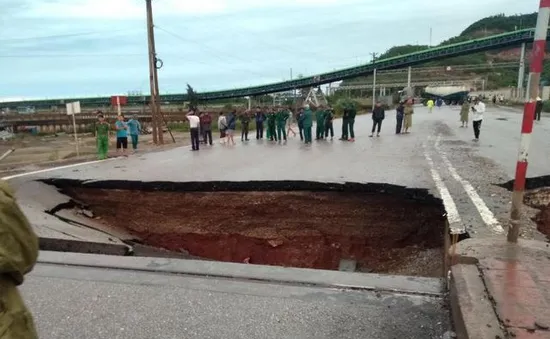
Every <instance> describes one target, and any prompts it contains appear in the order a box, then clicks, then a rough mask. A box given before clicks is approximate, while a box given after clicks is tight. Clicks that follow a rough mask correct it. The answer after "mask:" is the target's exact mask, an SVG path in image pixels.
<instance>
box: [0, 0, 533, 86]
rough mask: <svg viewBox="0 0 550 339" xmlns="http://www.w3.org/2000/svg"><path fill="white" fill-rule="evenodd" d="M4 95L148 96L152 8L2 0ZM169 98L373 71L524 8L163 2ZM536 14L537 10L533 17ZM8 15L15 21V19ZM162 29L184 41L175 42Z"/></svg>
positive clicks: (313, 0)
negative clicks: (407, 49)
mask: <svg viewBox="0 0 550 339" xmlns="http://www.w3.org/2000/svg"><path fill="white" fill-rule="evenodd" d="M0 3H2V9H1V11H2V14H5V13H10V15H2V16H0V20H3V23H4V24H2V22H0V26H1V27H0V74H2V76H3V79H4V81H3V82H1V83H0V93H1V95H3V96H9V97H22V96H33V97H46V96H49V97H52V96H55V97H60V96H61V97H62V96H90V95H109V94H111V93H121V92H126V91H128V90H142V91H143V92H144V93H147V92H148V85H147V84H148V83H147V81H148V63H147V46H146V43H147V42H146V28H145V20H144V19H145V1H144V0H22V1H19V0H0ZM153 4H154V12H155V25H156V26H157V30H156V42H157V52H158V55H159V57H160V58H161V59H162V60H163V61H164V67H163V68H162V69H161V70H160V71H159V77H160V87H161V92H163V93H164V92H166V91H168V92H173V93H177V92H183V91H184V90H185V84H186V83H187V82H189V83H190V84H192V85H193V86H194V87H195V88H197V89H198V90H200V91H206V90H218V89H226V88H235V87H238V86H250V85H259V84H263V83H269V82H275V81H280V80H283V79H288V78H289V71H290V68H292V69H293V73H294V75H297V74H299V73H302V74H304V75H313V74H319V73H323V72H327V71H331V70H335V69H340V68H344V67H351V66H355V65H358V64H360V63H365V62H368V61H370V53H371V52H377V53H381V52H384V51H386V50H387V49H388V48H390V47H392V46H394V45H401V44H414V43H421V44H428V42H429V32H430V27H432V28H433V43H434V44H435V43H439V42H440V41H442V40H445V39H448V38H449V37H452V36H454V35H457V34H459V33H460V32H461V31H462V30H463V29H465V28H466V27H467V26H469V25H470V24H471V23H473V22H474V21H476V20H478V19H481V18H483V17H485V16H488V15H494V14H497V13H498V12H501V11H503V10H502V8H506V10H505V12H506V13H507V14H514V13H521V12H523V13H525V12H531V11H534V10H536V4H534V3H533V4H531V3H529V2H518V1H517V0H486V1H485V2H479V1H476V0H464V2H463V4H462V5H461V6H463V7H464V8H475V9H476V10H475V11H473V10H472V11H470V10H466V11H464V12H463V13H462V12H461V14H460V15H457V13H456V7H453V6H449V5H448V4H447V3H445V2H433V1H431V0H430V2H428V1H427V0H410V1H398V0H390V1H376V0H199V1H192V0H153ZM532 7H534V8H532ZM8 11H9V12H8ZM162 29H164V30H166V31H169V32H172V33H175V35H174V34H169V33H167V32H166V31H163V30H162Z"/></svg>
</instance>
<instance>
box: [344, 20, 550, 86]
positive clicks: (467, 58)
mask: <svg viewBox="0 0 550 339" xmlns="http://www.w3.org/2000/svg"><path fill="white" fill-rule="evenodd" d="M536 21H537V13H531V14H522V15H511V16H505V15H504V14H499V15H495V16H490V17H487V18H484V19H481V20H479V21H477V22H474V23H473V24H471V25H470V26H468V27H467V28H466V29H465V30H464V31H463V32H462V33H460V35H458V36H456V37H452V38H450V39H448V40H445V41H443V42H442V43H441V44H439V46H443V45H448V44H453V43H457V42H461V41H467V40H471V39H475V38H480V37H486V36H490V35H495V34H499V33H504V32H509V31H513V30H517V29H523V28H529V27H535V24H536ZM530 47H531V46H527V51H528V54H529V51H530ZM427 48H428V46H426V45H403V46H395V47H392V48H390V49H389V50H387V51H386V52H385V53H383V54H382V55H380V56H379V57H378V58H389V57H394V56H399V55H404V54H408V53H413V52H417V51H421V50H424V49H427ZM519 53H520V49H519V48H511V49H500V50H493V51H489V52H483V53H476V54H470V55H464V56H460V57H455V58H449V59H445V60H441V61H434V62H430V63H426V64H424V65H422V66H420V67H431V66H453V65H488V64H489V62H493V63H499V62H512V61H518V62H519ZM527 60H529V59H527ZM453 76H455V77H456V76H462V77H464V76H468V77H470V76H471V77H476V76H483V77H486V78H487V79H488V83H487V88H488V89H491V88H499V87H507V86H516V85H517V69H516V68H502V69H497V70H495V69H491V68H490V67H487V69H479V70H473V71H467V72H464V73H463V74H457V73H454V74H453ZM398 77H399V79H400V80H404V78H403V75H401V76H399V75H382V74H381V75H380V76H379V78H378V79H379V82H380V83H383V82H391V81H395V80H397V78H398ZM405 77H406V75H405ZM413 77H415V75H413ZM416 77H422V78H429V77H430V75H417V76H416ZM432 77H434V78H438V79H440V78H441V77H442V75H441V74H437V75H432ZM542 79H543V81H550V65H545V67H544V72H543V74H542ZM370 81H371V80H367V77H360V78H356V79H352V80H348V81H346V84H350V83H364V82H370Z"/></svg>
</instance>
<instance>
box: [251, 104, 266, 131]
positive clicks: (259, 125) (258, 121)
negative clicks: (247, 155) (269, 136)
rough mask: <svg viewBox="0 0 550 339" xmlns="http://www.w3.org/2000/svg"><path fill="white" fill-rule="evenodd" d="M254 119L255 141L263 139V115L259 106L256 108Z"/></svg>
mask: <svg viewBox="0 0 550 339" xmlns="http://www.w3.org/2000/svg"><path fill="white" fill-rule="evenodd" d="M254 119H255V121H256V139H263V138H264V121H265V113H264V112H262V109H261V108H260V106H257V107H256V113H255V114H254Z"/></svg>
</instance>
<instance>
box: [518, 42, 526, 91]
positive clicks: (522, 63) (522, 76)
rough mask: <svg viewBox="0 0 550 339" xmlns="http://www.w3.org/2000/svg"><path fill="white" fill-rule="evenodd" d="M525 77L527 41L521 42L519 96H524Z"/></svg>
mask: <svg viewBox="0 0 550 339" xmlns="http://www.w3.org/2000/svg"><path fill="white" fill-rule="evenodd" d="M524 79H525V43H523V44H521V54H520V57H519V71H518V89H519V93H518V97H522V96H523V80H524Z"/></svg>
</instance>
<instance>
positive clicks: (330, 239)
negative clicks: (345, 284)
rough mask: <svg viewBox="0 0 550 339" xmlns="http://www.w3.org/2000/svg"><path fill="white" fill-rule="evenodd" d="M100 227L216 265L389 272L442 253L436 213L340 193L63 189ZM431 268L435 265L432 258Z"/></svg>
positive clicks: (395, 199) (413, 204) (394, 200)
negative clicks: (344, 266) (347, 265)
mask: <svg viewBox="0 0 550 339" xmlns="http://www.w3.org/2000/svg"><path fill="white" fill-rule="evenodd" d="M67 193H68V194H69V195H71V196H73V197H74V198H76V199H78V200H80V201H84V202H86V203H87V204H89V206H90V208H91V209H92V210H93V211H94V212H95V214H96V215H97V216H99V217H101V219H102V220H103V221H104V222H106V223H107V224H109V225H111V226H114V227H117V228H123V229H126V230H128V231H130V232H131V233H132V234H134V235H136V236H137V237H139V238H140V239H141V240H142V241H143V242H144V243H146V244H148V245H152V246H157V247H162V248H166V249H169V250H173V251H181V250H185V251H188V252H189V253H190V254H191V255H194V256H199V257H203V258H209V259H214V260H220V261H231V262H249V263H251V264H268V265H279V266H292V267H309V268H321V269H338V266H339V262H340V260H341V259H355V260H357V264H358V267H359V269H360V270H366V271H371V272H390V271H392V270H393V269H395V268H398V267H400V266H402V264H403V263H404V262H406V261H407V260H409V259H410V258H411V257H413V256H415V255H416V254H418V253H419V252H422V251H423V250H427V249H434V248H442V247H443V234H444V228H443V217H442V211H441V207H440V206H434V205H430V204H427V203H422V202H417V201H413V200H407V199H405V198H403V197H400V196H390V195H374V194H365V193H340V192H322V193H318V192H192V193H180V192H143V191H132V190H112V189H111V190H105V189H92V188H71V189H69V190H68V192H67ZM434 260H437V262H440V261H442V258H434Z"/></svg>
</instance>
